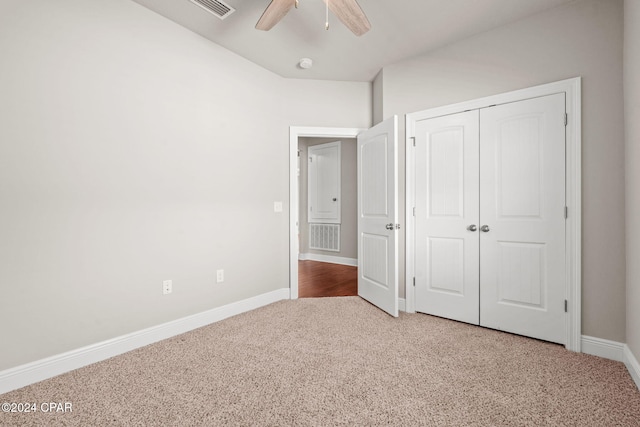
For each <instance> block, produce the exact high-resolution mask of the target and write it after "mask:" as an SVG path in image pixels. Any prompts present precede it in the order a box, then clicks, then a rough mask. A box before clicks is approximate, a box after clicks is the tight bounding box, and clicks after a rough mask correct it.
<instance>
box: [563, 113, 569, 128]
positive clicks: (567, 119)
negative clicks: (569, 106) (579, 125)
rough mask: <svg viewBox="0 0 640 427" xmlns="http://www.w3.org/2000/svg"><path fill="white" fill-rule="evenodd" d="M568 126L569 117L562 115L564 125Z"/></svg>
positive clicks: (565, 114)
mask: <svg viewBox="0 0 640 427" xmlns="http://www.w3.org/2000/svg"><path fill="white" fill-rule="evenodd" d="M568 124H569V115H568V114H567V113H564V125H565V126H566V125H568Z"/></svg>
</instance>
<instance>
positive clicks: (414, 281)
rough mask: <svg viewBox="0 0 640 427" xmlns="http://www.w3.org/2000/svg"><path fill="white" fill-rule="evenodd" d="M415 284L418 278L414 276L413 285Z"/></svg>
mask: <svg viewBox="0 0 640 427" xmlns="http://www.w3.org/2000/svg"><path fill="white" fill-rule="evenodd" d="M415 285H416V278H415V277H414V278H413V286H415Z"/></svg>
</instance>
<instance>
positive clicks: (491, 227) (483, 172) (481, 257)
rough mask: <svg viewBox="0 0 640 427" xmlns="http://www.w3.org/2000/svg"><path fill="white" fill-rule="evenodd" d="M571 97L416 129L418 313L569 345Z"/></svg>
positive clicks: (431, 121)
mask: <svg viewBox="0 0 640 427" xmlns="http://www.w3.org/2000/svg"><path fill="white" fill-rule="evenodd" d="M564 119H565V95H564V93H561V94H556V95H548V96H543V97H539V98H532V99H527V100H523V101H518V102H512V103H508V104H502V105H497V106H492V107H487V108H482V109H479V110H473V111H467V112H464V113H459V114H452V115H449V116H443V117H437V118H432V119H427V120H422V121H419V122H417V123H416V127H415V135H416V136H415V138H416V147H415V180H416V181H415V186H414V188H415V193H416V194H415V200H416V213H415V215H416V218H415V275H416V290H415V303H416V310H417V311H421V312H424V313H428V314H434V315H437V316H442V317H447V318H451V319H455V320H461V321H464V322H468V323H474V324H480V325H482V326H486V327H490V328H494V329H499V330H503V331H508V332H513V333H517V334H521V335H526V336H529V337H533V338H538V339H543V340H546V341H552V342H557V343H563V342H564V340H565V330H564V329H565V322H564V320H565V317H564V316H565V311H564V301H565V295H564V293H565V269H566V265H565V264H566V258H565V256H566V253H565V120H564Z"/></svg>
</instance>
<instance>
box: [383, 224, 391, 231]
mask: <svg viewBox="0 0 640 427" xmlns="http://www.w3.org/2000/svg"><path fill="white" fill-rule="evenodd" d="M385 228H386V229H387V230H393V224H387V225H386V226H385Z"/></svg>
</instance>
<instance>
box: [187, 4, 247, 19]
mask: <svg viewBox="0 0 640 427" xmlns="http://www.w3.org/2000/svg"><path fill="white" fill-rule="evenodd" d="M189 1H190V2H191V3H193V4H195V5H198V6H200V7H201V8H203V9H204V10H206V11H207V12H209V13H212V14H214V15H215V16H217V17H218V18H220V19H224V18H226V17H227V16H229V15H231V14H232V13H233V12H235V11H236V10H235V9H234V8H232V7H231V6H229V5H228V4H226V3H225V2H223V1H220V0H189Z"/></svg>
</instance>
